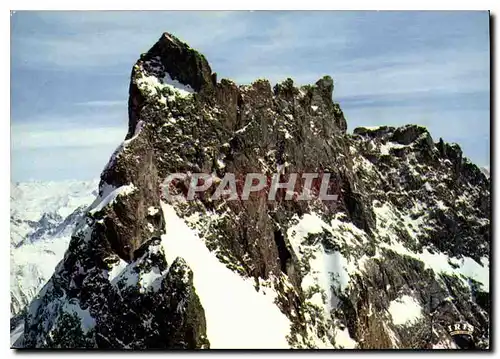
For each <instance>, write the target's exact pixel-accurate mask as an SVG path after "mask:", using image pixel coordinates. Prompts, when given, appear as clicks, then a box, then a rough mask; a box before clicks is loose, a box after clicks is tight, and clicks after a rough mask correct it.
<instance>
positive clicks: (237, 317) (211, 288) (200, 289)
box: [162, 203, 290, 349]
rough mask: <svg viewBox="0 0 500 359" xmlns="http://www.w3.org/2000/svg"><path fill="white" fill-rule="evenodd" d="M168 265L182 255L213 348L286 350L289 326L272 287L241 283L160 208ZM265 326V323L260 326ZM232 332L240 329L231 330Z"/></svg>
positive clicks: (246, 280)
mask: <svg viewBox="0 0 500 359" xmlns="http://www.w3.org/2000/svg"><path fill="white" fill-rule="evenodd" d="M162 210H163V214H164V216H165V222H166V234H165V235H163V236H162V245H163V248H164V251H165V255H166V257H167V262H173V261H174V260H175V258H176V257H177V256H181V257H182V258H184V259H185V260H186V262H187V264H188V265H189V266H190V267H191V269H192V270H193V281H194V285H195V288H196V291H197V293H198V296H199V297H200V301H201V304H202V305H203V308H204V309H205V316H206V320H207V337H208V340H209V341H210V347H211V348H214V349H241V348H245V349H279V348H281V349H286V348H288V342H287V336H288V335H289V334H290V333H289V332H290V321H289V320H288V318H287V317H286V316H285V315H284V314H283V313H282V312H281V311H280V310H279V308H278V307H277V306H276V304H275V303H274V300H275V298H276V296H277V294H276V292H275V291H274V290H273V289H272V288H266V287H265V285H266V283H265V282H262V283H260V286H261V290H260V291H257V290H256V288H255V281H253V280H251V279H250V278H243V277H241V276H239V275H238V274H237V273H236V272H233V271H231V270H230V269H229V268H227V267H226V266H225V265H224V264H222V263H221V262H220V261H218V260H217V257H215V256H214V255H213V253H210V251H209V250H208V248H207V247H206V245H205V244H204V242H203V240H202V239H201V238H200V237H199V235H198V233H196V231H194V230H193V229H191V228H189V227H188V225H187V224H186V223H185V222H184V221H183V220H182V219H181V218H179V217H178V216H177V214H176V213H175V210H174V208H173V207H172V206H170V205H167V204H165V203H162ZM264 323H265V324H264ZM230 328H235V329H236V328H238V330H231V329H230Z"/></svg>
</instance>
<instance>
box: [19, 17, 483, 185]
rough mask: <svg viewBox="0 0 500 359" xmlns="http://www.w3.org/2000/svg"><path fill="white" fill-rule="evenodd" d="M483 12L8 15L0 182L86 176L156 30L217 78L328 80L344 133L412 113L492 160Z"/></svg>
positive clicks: (105, 148) (114, 130)
mask: <svg viewBox="0 0 500 359" xmlns="http://www.w3.org/2000/svg"><path fill="white" fill-rule="evenodd" d="M488 16H489V15H488V13H487V12H354V11H353V12H347V11H344V12H341V11H332V12H326V11H324V12H314V11H311V12H178V11H177V12H144V11H143V12H16V13H15V14H13V16H12V17H11V136H12V137H11V141H12V145H11V148H12V166H11V169H12V180H13V181H26V180H31V179H34V180H62V179H92V178H97V177H98V176H99V175H100V172H101V170H102V168H103V166H104V165H105V163H106V162H107V160H108V158H109V156H110V155H111V153H112V152H113V150H114V149H115V147H116V146H117V145H118V144H119V143H120V142H121V140H122V139H123V137H124V136H125V133H126V129H127V121H128V120H127V96H128V93H127V92H128V83H129V76H130V71H131V68H132V65H133V64H134V62H135V61H136V60H137V58H138V57H139V55H140V53H141V52H145V51H147V50H148V49H149V48H150V47H151V46H152V45H153V44H154V43H155V41H156V40H157V39H158V38H159V37H160V35H161V33H162V32H164V31H168V32H171V33H173V34H175V35H176V36H178V37H179V38H181V39H182V40H184V41H186V42H187V43H189V44H190V45H191V47H194V48H196V49H198V50H199V51H200V52H202V53H203V54H205V56H206V57H207V59H208V61H209V62H210V64H211V67H212V69H213V71H216V72H217V73H218V78H219V79H220V78H222V77H226V78H231V79H233V80H234V81H236V82H238V83H249V82H252V81H253V80H255V79H256V78H262V77H265V78H268V79H269V80H270V81H271V82H273V83H275V82H277V81H282V80H284V79H285V78H287V77H292V78H293V79H295V80H296V82H297V83H299V84H306V83H313V82H315V81H316V80H317V79H318V78H320V77H322V76H323V75H325V74H329V75H331V76H332V77H333V78H334V80H335V92H334V100H335V101H338V102H340V105H341V107H342V109H343V110H344V113H345V115H346V118H347V121H348V130H349V131H352V130H353V129H354V128H355V127H357V126H363V125H365V126H374V125H383V124H387V125H403V124H406V123H418V124H421V125H425V126H427V127H428V128H429V130H430V131H431V134H432V136H433V138H434V140H435V141H437V140H438V139H439V137H443V139H444V140H445V141H448V142H457V143H459V144H460V146H461V147H462V149H463V151H464V153H465V155H466V156H467V157H469V158H471V160H472V161H473V162H475V163H476V164H478V165H481V166H489V162H490V156H489V155H490V152H489V146H490V115H489V81H490V79H489V78H490V73H489V17H488Z"/></svg>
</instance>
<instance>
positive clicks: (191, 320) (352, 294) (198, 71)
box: [24, 34, 490, 349]
mask: <svg viewBox="0 0 500 359" xmlns="http://www.w3.org/2000/svg"><path fill="white" fill-rule="evenodd" d="M333 90H334V83H333V80H332V78H331V77H329V76H325V77H323V78H322V79H319V80H318V81H317V82H316V84H314V85H307V86H301V87H295V86H294V84H293V80H291V79H287V80H285V81H284V82H282V83H279V84H276V85H275V86H274V88H272V87H271V85H270V83H269V82H268V81H267V80H258V81H256V82H254V83H252V84H250V85H243V86H238V85H236V84H234V83H233V82H231V81H229V80H226V79H222V80H220V82H217V76H216V75H215V74H213V73H212V71H211V69H210V66H209V65H208V62H207V61H206V59H205V58H204V57H203V55H201V54H199V53H198V52H196V51H195V50H193V49H191V48H190V47H189V46H188V45H186V44H184V43H182V42H181V41H180V40H179V39H177V38H175V37H174V36H172V35H170V34H163V35H162V37H161V38H160V40H159V41H158V42H157V43H156V44H155V45H154V46H153V47H152V48H151V50H150V51H149V52H148V53H146V54H144V55H142V56H141V58H140V59H139V60H138V62H137V63H136V65H135V66H134V69H133V71H132V76H131V83H130V97H129V131H128V134H127V137H126V141H125V142H124V143H123V144H122V146H120V148H119V149H118V150H117V151H116V152H115V154H114V155H113V156H112V158H111V160H110V162H109V164H108V166H106V168H105V170H104V171H103V173H102V175H101V183H100V201H101V202H100V203H99V201H98V203H96V204H94V205H93V206H91V208H90V209H89V214H88V219H87V221H88V222H87V223H83V224H82V227H81V228H80V230H79V231H77V232H76V233H75V235H74V237H73V240H72V241H71V244H70V247H69V248H68V251H67V253H66V256H65V258H64V260H63V261H62V262H61V263H60V265H59V266H58V268H57V269H56V272H55V274H54V276H53V277H52V279H51V280H50V281H49V283H48V284H47V285H46V286H45V288H44V290H42V292H41V293H40V295H39V298H38V299H37V300H35V301H34V302H33V303H32V304H31V306H30V308H29V311H28V315H27V319H26V324H25V336H24V343H25V346H27V347H63V346H69V347H99V348H207V347H209V339H210V338H207V334H206V327H207V323H206V320H205V315H204V309H203V307H202V305H201V302H200V299H199V298H198V296H197V294H196V288H194V286H193V279H192V278H193V273H192V272H191V270H190V269H189V267H188V266H187V264H186V263H185V262H184V261H183V260H182V258H180V257H179V258H177V259H176V260H175V261H174V262H173V263H171V264H170V263H166V260H165V258H164V255H163V252H162V251H163V250H162V248H161V246H160V240H159V239H158V237H159V236H161V235H162V234H163V233H164V227H165V219H164V218H163V214H162V212H161V211H159V210H158V209H159V208H160V201H161V200H160V192H161V191H160V184H161V182H162V181H163V180H164V179H165V178H166V177H167V176H168V175H169V174H171V173H179V172H181V173H190V172H191V173H197V172H203V173H209V174H212V175H213V177H215V178H216V179H218V180H220V179H221V178H223V177H224V175H225V174H226V173H234V174H235V177H236V178H237V179H240V180H241V178H243V176H244V175H245V174H247V173H262V174H264V175H266V176H268V177H269V176H271V175H273V174H274V173H279V174H280V176H281V182H285V181H286V180H287V179H289V178H290V175H291V174H293V173H299V174H301V173H329V174H330V175H331V182H332V183H333V185H332V188H331V191H332V192H331V193H336V194H338V195H339V200H338V201H325V202H322V201H319V200H312V201H296V200H291V201H287V200H285V193H284V191H282V192H278V196H277V198H276V199H275V200H272V201H270V200H268V199H267V198H266V196H265V193H261V194H260V195H257V194H256V195H254V196H251V197H250V198H249V200H247V201H243V200H239V199H238V200H234V201H226V200H212V199H211V198H210V196H209V195H207V194H202V195H200V196H198V197H197V198H196V200H195V201H191V202H188V203H177V202H172V203H170V205H172V206H173V207H174V208H175V209H176V212H177V214H178V215H179V216H181V217H186V218H187V217H190V216H192V215H196V216H197V217H198V218H199V220H198V221H197V222H195V223H193V222H190V224H189V225H190V226H191V227H192V228H193V229H196V230H199V232H200V233H202V236H203V240H204V243H205V245H206V246H207V248H208V249H209V250H210V251H211V252H212V253H213V254H214V256H216V257H217V258H218V259H219V261H221V262H222V263H224V264H225V265H226V266H227V267H228V268H229V269H231V270H233V271H235V272H237V273H238V274H239V275H240V276H242V277H243V278H253V279H254V280H255V282H256V283H259V280H260V279H265V280H270V281H271V283H272V286H273V289H274V290H275V291H276V293H277V299H276V305H277V306H278V307H279V308H280V310H281V311H282V312H283V313H284V314H285V315H286V316H287V317H288V318H289V320H290V323H291V328H290V334H289V336H288V341H289V343H290V346H291V347H297V348H316V347H335V348H342V347H358V348H367V349H371V348H423V347H427V346H429V345H433V344H434V345H444V344H443V343H448V342H449V338H448V337H447V334H446V329H445V325H448V324H449V322H452V321H455V320H458V319H460V320H462V319H465V320H467V321H469V322H470V323H471V324H472V325H474V326H475V327H476V328H478V331H477V333H478V334H477V338H479V339H478V340H480V341H481V343H483V344H482V345H483V346H486V345H487V341H488V325H489V314H488V313H489V293H488V292H489V289H488V288H485V283H484V280H483V282H481V283H480V282H475V283H476V284H474V285H473V286H472V285H470V284H468V283H474V282H473V281H472V280H473V278H471V277H470V276H467V272H466V270H465V267H466V265H465V261H467V265H474V266H476V267H478V268H479V269H481V268H483V266H487V265H488V264H484V263H487V261H488V259H489V240H490V229H489V228H490V221H489V218H490V207H489V198H490V181H489V179H487V178H486V177H485V176H484V175H483V174H482V173H481V171H480V170H479V169H478V168H477V167H476V166H474V165H473V164H470V162H468V161H467V160H465V159H463V158H462V153H461V150H460V149H459V148H458V145H449V144H447V143H444V142H443V141H440V142H439V143H438V144H434V143H433V141H432V137H431V136H430V134H429V133H428V132H427V130H426V129H425V128H423V127H421V126H416V125H407V126H404V127H400V128H394V127H387V126H384V127H379V128H376V129H368V128H357V129H355V130H354V131H353V134H352V135H350V134H347V132H346V131H347V123H346V120H345V118H344V114H343V112H342V110H341V109H340V107H339V105H338V104H337V103H335V102H333V101H332V96H333ZM240 184H241V183H240ZM174 189H175V190H177V191H178V192H184V191H185V190H186V184H185V183H179V184H177V185H176V187H175V188H174ZM108 202H109V203H108ZM103 203H107V204H104V205H103ZM151 208H153V210H151ZM166 225H167V228H168V223H167V224H166ZM443 258H445V261H446V260H448V261H449V262H450V263H451V264H449V265H448V266H447V267H446V268H445V269H443V268H444V266H442V265H441V266H440V265H436V261H442V260H443ZM461 260H462V261H463V262H460V261H461ZM124 263H125V264H124ZM471 263H472V264H471ZM121 265H123V266H124V267H123V268H124V269H123V272H122V274H120V275H118V276H115V277H113V278H110V274H109V273H110V272H113V270H114V269H113V268H117V267H119V266H121ZM476 267H474V268H476ZM153 269H154V271H155V273H158V275H157V278H156V279H155V280H154V281H153V282H152V283H150V284H149V286H145V287H144V285H143V284H141V283H142V282H141V278H143V277H146V273H151V271H152V270H153ZM194 275H196V274H194ZM148 278H149V277H148ZM476 279H478V278H476ZM486 286H487V284H486ZM257 289H258V288H257ZM228 290H230V288H228ZM472 293H474V296H473V297H471V295H472ZM408 297H411V298H413V299H412V300H411V301H410V302H411V303H410V304H411V305H413V306H414V307H415V308H417V309H415V312H416V313H417V312H418V314H415V318H416V319H415V318H414V319H415V321H411V320H407V321H404V320H398V319H399V318H395V316H396V314H394V313H393V312H391V308H393V307H394V306H395V303H396V304H397V303H399V302H401V301H403V302H404V300H407V298H408ZM447 297H453V298H455V302H450V303H452V304H449V305H441V306H438V307H435V305H437V304H435V303H436V302H438V303H443V301H444V300H445V298H447ZM470 298H473V299H470ZM410 304H408V305H410ZM175 308H177V310H176V309H175ZM179 308H180V309H179ZM249 310H251V308H249ZM431 317H432V318H433V321H434V322H435V324H432V325H433V328H434V331H435V333H434V334H430V333H432V331H431V330H430V329H429V328H430V327H429V323H430V320H431ZM89 318H90V319H89ZM391 318H392V319H391ZM86 320H87V321H86ZM82 323H83V324H82ZM436 323H437V324H436ZM84 324H85V325H84ZM242 325H244V323H242ZM263 325H265V323H263ZM233 329H234V328H228V330H233ZM409 333H411V334H409ZM436 333H437V334H436ZM485 343H486V344H485Z"/></svg>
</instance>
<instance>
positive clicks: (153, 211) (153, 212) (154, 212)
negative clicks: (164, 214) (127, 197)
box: [148, 206, 159, 216]
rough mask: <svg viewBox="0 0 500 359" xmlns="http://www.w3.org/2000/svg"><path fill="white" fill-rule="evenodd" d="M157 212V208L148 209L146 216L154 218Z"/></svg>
mask: <svg viewBox="0 0 500 359" xmlns="http://www.w3.org/2000/svg"><path fill="white" fill-rule="evenodd" d="M158 211H159V210H158V208H156V207H153V206H150V207H148V214H149V215H150V216H154V215H155V214H157V213H158Z"/></svg>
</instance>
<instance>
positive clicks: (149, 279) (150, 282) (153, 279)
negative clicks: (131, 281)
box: [139, 267, 163, 293]
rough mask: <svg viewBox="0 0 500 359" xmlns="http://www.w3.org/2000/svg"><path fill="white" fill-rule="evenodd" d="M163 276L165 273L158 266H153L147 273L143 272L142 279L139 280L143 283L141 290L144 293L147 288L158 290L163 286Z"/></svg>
mask: <svg viewBox="0 0 500 359" xmlns="http://www.w3.org/2000/svg"><path fill="white" fill-rule="evenodd" d="M162 278H163V273H162V272H160V270H159V269H158V267H153V268H152V269H151V271H149V272H147V273H141V279H140V281H139V283H140V285H141V288H140V292H141V293H144V291H145V289H151V290H153V291H154V292H157V291H158V290H159V289H160V287H161V281H162Z"/></svg>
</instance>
